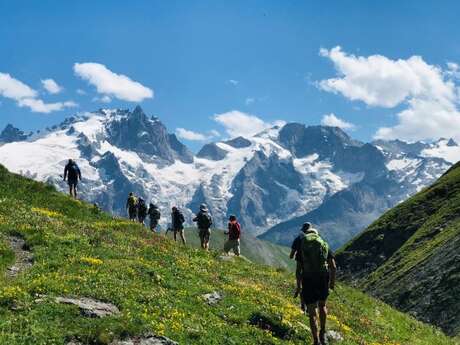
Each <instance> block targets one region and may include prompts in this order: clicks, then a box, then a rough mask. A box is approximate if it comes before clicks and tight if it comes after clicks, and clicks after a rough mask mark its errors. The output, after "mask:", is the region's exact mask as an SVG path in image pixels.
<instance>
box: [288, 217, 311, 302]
mask: <svg viewBox="0 0 460 345" xmlns="http://www.w3.org/2000/svg"><path fill="white" fill-rule="evenodd" d="M310 228H311V224H310V223H305V224H304V225H303V226H302V229H301V232H300V234H299V235H298V236H297V237H296V238H295V239H294V241H293V242H292V246H291V253H290V254H289V258H290V259H291V260H292V259H293V258H295V262H296V270H295V278H296V290H295V292H294V298H297V296H299V294H300V292H301V290H302V263H301V262H300V243H301V241H302V238H303V237H304V236H305V232H306V231H307V230H308V229H310ZM300 300H301V301H300V305H301V308H302V310H303V311H305V304H304V302H303V299H302V295H300Z"/></svg>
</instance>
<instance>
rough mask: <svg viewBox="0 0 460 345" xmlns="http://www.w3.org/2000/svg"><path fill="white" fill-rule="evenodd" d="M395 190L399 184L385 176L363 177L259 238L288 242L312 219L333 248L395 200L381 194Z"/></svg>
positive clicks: (373, 218)
mask: <svg viewBox="0 0 460 345" xmlns="http://www.w3.org/2000/svg"><path fill="white" fill-rule="evenodd" d="M397 189H398V185H397V184H396V183H395V182H394V181H393V180H391V179H389V178H387V177H386V176H382V177H379V178H375V179H373V180H368V179H366V180H364V181H361V182H358V183H356V184H354V185H352V186H351V187H350V188H348V189H345V190H342V191H340V192H338V193H336V194H334V195H332V196H331V197H330V198H328V199H327V200H326V201H325V202H324V203H323V204H322V205H321V206H320V207H318V208H317V209H315V210H313V211H311V212H309V213H307V214H305V215H303V216H301V217H296V218H293V219H291V220H289V221H287V222H283V223H280V224H278V225H276V226H274V227H273V228H271V229H270V230H268V231H267V232H265V233H263V234H262V235H260V236H259V238H260V239H263V240H267V241H271V242H275V243H280V244H283V245H289V244H290V243H291V242H292V240H293V239H294V238H295V236H296V235H297V234H298V232H299V230H300V228H301V226H302V224H303V223H304V222H312V223H313V224H314V225H315V226H316V227H317V228H318V229H319V230H320V232H321V235H322V236H323V237H324V238H325V239H326V240H327V241H328V243H329V244H330V245H331V247H332V248H333V249H336V248H338V247H339V246H341V245H342V244H343V243H346V242H347V241H348V239H349V238H352V237H353V236H355V235H356V233H357V231H358V229H363V228H365V227H366V226H368V225H369V224H370V223H371V222H372V221H373V220H375V219H376V218H377V217H378V216H380V215H381V214H382V213H383V212H384V211H386V210H387V209H388V208H389V207H390V206H391V205H392V204H393V203H395V200H392V199H391V198H390V197H387V198H382V197H381V196H382V195H391V194H393V193H394V192H395V190H397ZM394 194H396V193H394Z"/></svg>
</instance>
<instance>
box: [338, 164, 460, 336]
mask: <svg viewBox="0 0 460 345" xmlns="http://www.w3.org/2000/svg"><path fill="white" fill-rule="evenodd" d="M455 243H457V244H460V165H459V164H456V165H455V166H453V167H452V168H451V169H450V170H449V171H448V172H447V173H446V174H444V175H443V176H442V177H441V178H440V179H439V180H438V181H437V182H436V183H435V184H433V185H432V186H430V187H429V188H426V189H424V190H423V191H422V192H420V193H418V194H416V195H415V196H413V197H412V198H410V199H409V200H407V201H405V202H404V203H402V204H400V205H399V206H397V207H395V208H394V209H392V210H390V211H388V212H387V213H386V214H384V215H383V216H382V217H381V218H379V219H378V220H377V221H376V222H374V223H373V224H371V226H369V228H368V229H366V230H365V231H364V232H363V233H362V234H360V235H359V236H357V237H356V238H355V239H353V240H351V241H350V242H349V243H348V244H347V245H345V246H344V247H343V248H342V249H341V251H340V252H339V253H338V260H339V262H340V263H341V264H342V265H343V266H344V267H346V266H348V267H347V268H346V271H348V274H347V275H348V278H351V279H352V280H355V279H353V278H358V279H357V280H355V282H357V283H358V284H359V285H360V286H361V287H363V288H364V289H366V290H368V291H372V292H373V293H375V294H376V295H378V296H381V297H383V298H384V299H386V300H388V301H393V302H394V304H397V305H398V306H399V307H401V308H402V309H404V310H416V309H418V308H420V307H421V306H423V305H424V304H426V303H425V302H424V300H426V297H427V294H430V295H431V305H428V306H426V308H425V310H422V315H423V314H428V313H430V312H431V313H432V316H431V317H432V319H433V321H434V322H441V323H442V322H445V320H442V319H441V315H445V314H446V311H447V309H450V310H451V312H450V314H451V315H452V317H453V318H454V319H453V320H450V325H449V326H446V327H445V328H446V330H447V331H449V333H451V334H458V332H459V331H460V330H455V327H456V326H455V324H457V325H458V309H457V311H455V310H452V309H455V308H457V306H458V305H459V303H460V298H459V296H458V293H459V291H460V275H459V274H458V271H459V269H460V263H459V261H458V257H457V260H456V255H458V245H455V246H454V247H455V248H451V247H452V245H453V244H455ZM364 262H365V263H366V264H367V265H368V264H369V263H372V264H373V265H374V267H375V269H368V267H369V266H368V267H365V266H366V265H364V266H363V263H364ZM455 272H457V273H455ZM350 273H351V274H350ZM414 278H415V279H414ZM423 285H424V286H423ZM436 305H437V307H438V308H436ZM435 309H439V310H435ZM417 311H418V310H417ZM447 314H449V313H447ZM455 314H457V316H456V317H457V322H455Z"/></svg>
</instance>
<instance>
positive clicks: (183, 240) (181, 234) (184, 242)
mask: <svg viewBox="0 0 460 345" xmlns="http://www.w3.org/2000/svg"><path fill="white" fill-rule="evenodd" d="M180 238H181V239H182V243H183V244H184V245H185V244H186V243H187V242H186V241H185V235H184V231H181V232H180Z"/></svg>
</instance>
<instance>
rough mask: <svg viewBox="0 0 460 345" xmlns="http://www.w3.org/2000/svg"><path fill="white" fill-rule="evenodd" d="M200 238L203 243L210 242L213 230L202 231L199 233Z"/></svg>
mask: <svg viewBox="0 0 460 345" xmlns="http://www.w3.org/2000/svg"><path fill="white" fill-rule="evenodd" d="M198 235H199V236H200V240H201V241H203V242H209V237H211V230H210V229H200V230H199V232H198Z"/></svg>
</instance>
